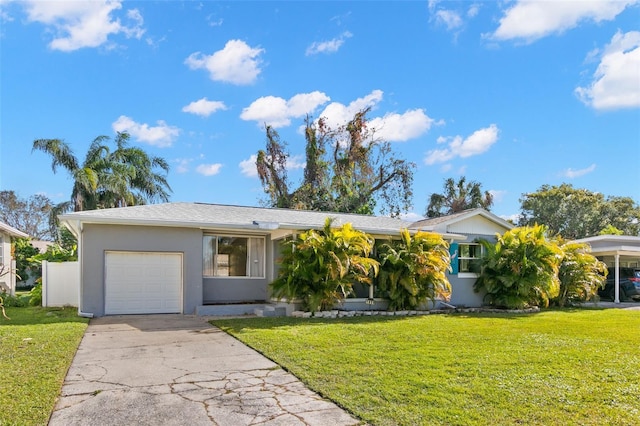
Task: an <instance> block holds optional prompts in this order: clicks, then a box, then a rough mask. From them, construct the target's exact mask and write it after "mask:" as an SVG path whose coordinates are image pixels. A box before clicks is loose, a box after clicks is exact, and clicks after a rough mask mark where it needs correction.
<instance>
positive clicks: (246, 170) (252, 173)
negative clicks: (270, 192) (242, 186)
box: [238, 154, 258, 177]
mask: <svg viewBox="0 0 640 426" xmlns="http://www.w3.org/2000/svg"><path fill="white" fill-rule="evenodd" d="M257 159H258V156H257V155H256V154H253V155H252V156H251V157H249V158H248V159H246V160H242V161H241V162H240V164H238V166H240V172H241V173H242V174H243V175H245V176H247V177H258V169H257V167H256V160H257Z"/></svg>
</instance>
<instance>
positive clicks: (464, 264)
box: [458, 243, 482, 273]
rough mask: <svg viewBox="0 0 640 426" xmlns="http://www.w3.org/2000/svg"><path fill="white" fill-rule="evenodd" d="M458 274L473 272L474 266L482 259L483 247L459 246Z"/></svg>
mask: <svg viewBox="0 0 640 426" xmlns="http://www.w3.org/2000/svg"><path fill="white" fill-rule="evenodd" d="M458 250H460V251H459V254H458V272H461V273H468V272H471V273H473V272H475V271H473V268H472V265H473V263H474V262H475V261H477V260H480V258H481V257H482V246H481V245H480V244H475V243H473V244H460V245H459V246H458Z"/></svg>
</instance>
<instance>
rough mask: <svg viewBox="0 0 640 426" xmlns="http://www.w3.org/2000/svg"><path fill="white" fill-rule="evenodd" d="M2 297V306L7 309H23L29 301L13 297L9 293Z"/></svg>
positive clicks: (0, 294)
mask: <svg viewBox="0 0 640 426" xmlns="http://www.w3.org/2000/svg"><path fill="white" fill-rule="evenodd" d="M0 297H1V298H2V305H3V306H4V307H5V308H22V307H24V306H27V301H26V300H25V299H24V298H23V297H20V296H12V295H10V294H7V293H0Z"/></svg>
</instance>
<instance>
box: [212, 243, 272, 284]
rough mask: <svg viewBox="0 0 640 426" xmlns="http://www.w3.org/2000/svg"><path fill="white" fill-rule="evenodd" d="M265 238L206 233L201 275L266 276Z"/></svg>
mask: <svg viewBox="0 0 640 426" xmlns="http://www.w3.org/2000/svg"><path fill="white" fill-rule="evenodd" d="M264 245H265V243H264V238H262V237H234V236H223V235H205V236H204V238H203V253H202V255H203V256H202V274H203V275H204V276H207V277H251V278H264V255H265V254H264Z"/></svg>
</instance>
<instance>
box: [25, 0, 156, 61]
mask: <svg viewBox="0 0 640 426" xmlns="http://www.w3.org/2000/svg"><path fill="white" fill-rule="evenodd" d="M25 6H26V11H27V19H28V20H29V21H30V22H40V23H42V24H45V25H47V26H50V27H53V29H54V30H55V31H54V33H55V36H54V39H53V40H52V41H51V42H50V43H49V47H50V48H51V49H54V50H62V51H65V52H70V51H73V50H77V49H81V48H83V47H98V46H101V45H104V44H105V43H107V42H108V39H109V36H110V35H113V34H120V33H122V34H124V35H125V36H126V37H127V38H132V37H133V38H137V39H140V38H141V37H142V35H143V34H144V32H145V30H144V28H143V26H142V25H143V18H142V15H141V14H140V12H139V11H138V10H137V9H129V10H128V11H127V13H126V18H127V19H128V20H129V21H130V22H129V24H128V25H127V24H123V23H122V22H121V21H120V19H118V18H114V17H113V16H112V14H113V12H114V11H116V10H119V9H121V8H122V2H121V1H120V0H99V1H98V0H96V1H41V0H29V1H27V2H26V3H25Z"/></svg>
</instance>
